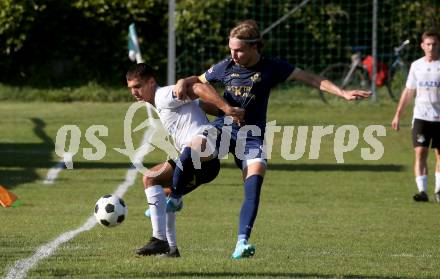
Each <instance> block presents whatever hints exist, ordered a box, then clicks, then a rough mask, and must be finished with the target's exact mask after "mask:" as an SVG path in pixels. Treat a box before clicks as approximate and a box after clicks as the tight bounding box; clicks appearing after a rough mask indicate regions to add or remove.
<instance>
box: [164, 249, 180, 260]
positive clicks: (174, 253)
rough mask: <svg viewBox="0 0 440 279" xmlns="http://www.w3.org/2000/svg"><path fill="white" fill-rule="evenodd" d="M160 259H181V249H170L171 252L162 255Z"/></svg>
mask: <svg viewBox="0 0 440 279" xmlns="http://www.w3.org/2000/svg"><path fill="white" fill-rule="evenodd" d="M160 257H164V258H180V253H179V249H178V248H177V247H175V248H170V251H169V252H168V253H166V254H162V255H160Z"/></svg>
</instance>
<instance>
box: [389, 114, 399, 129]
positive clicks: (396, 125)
mask: <svg viewBox="0 0 440 279" xmlns="http://www.w3.org/2000/svg"><path fill="white" fill-rule="evenodd" d="M391 127H392V128H393V129H394V130H396V131H399V129H400V119H399V117H398V116H394V118H393V121H392V122H391Z"/></svg>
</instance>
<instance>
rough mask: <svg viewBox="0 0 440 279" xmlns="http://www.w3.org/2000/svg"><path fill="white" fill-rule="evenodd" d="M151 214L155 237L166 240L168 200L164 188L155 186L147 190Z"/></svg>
mask: <svg viewBox="0 0 440 279" xmlns="http://www.w3.org/2000/svg"><path fill="white" fill-rule="evenodd" d="M145 195H146V196H147V201H148V205H149V207H150V213H151V227H152V228H153V237H155V238H158V239H160V240H166V200H165V193H164V191H163V188H162V186H160V185H154V186H151V187H148V188H147V189H145Z"/></svg>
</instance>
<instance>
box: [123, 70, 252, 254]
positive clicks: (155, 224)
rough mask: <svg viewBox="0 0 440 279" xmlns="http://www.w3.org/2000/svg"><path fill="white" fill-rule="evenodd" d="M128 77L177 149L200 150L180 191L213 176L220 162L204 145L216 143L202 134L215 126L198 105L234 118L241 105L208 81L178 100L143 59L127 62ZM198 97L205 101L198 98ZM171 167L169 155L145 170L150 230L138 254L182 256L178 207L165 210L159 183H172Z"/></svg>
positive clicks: (241, 112)
mask: <svg viewBox="0 0 440 279" xmlns="http://www.w3.org/2000/svg"><path fill="white" fill-rule="evenodd" d="M126 79H127V86H128V88H129V89H130V91H131V94H132V95H133V96H134V97H135V98H136V100H138V101H143V102H148V103H150V104H152V105H153V106H155V107H156V108H157V110H158V113H159V118H160V121H161V122H162V124H163V126H164V127H165V128H166V129H167V130H168V132H169V133H170V135H171V137H172V139H173V141H174V144H175V146H176V148H177V149H178V150H179V152H180V153H182V154H185V153H188V152H189V153H191V152H193V153H198V154H201V155H200V156H199V159H200V168H199V169H197V170H196V171H195V173H193V175H192V176H191V177H190V178H189V179H188V181H187V182H186V187H185V189H184V193H185V194H186V193H188V192H190V191H192V190H194V189H195V188H197V187H198V186H199V185H201V184H204V183H208V182H210V181H212V180H213V179H214V178H215V177H216V176H217V174H218V172H219V168H220V163H219V160H218V158H217V157H216V156H215V153H214V152H213V151H212V152H209V150H206V148H209V147H210V146H212V147H213V146H214V145H215V143H210V142H209V141H208V138H207V137H206V132H207V131H209V129H210V128H212V129H213V127H212V126H211V125H209V121H208V119H207V118H206V115H205V112H204V111H203V110H202V108H201V107H203V108H204V109H206V110H208V111H211V112H212V111H213V110H214V111H215V110H216V109H218V110H221V111H223V113H225V114H227V115H230V116H232V118H233V119H235V120H237V121H240V120H242V119H243V117H244V110H243V109H241V108H234V107H231V106H230V105H229V104H228V103H227V102H226V101H225V100H224V99H223V98H222V97H220V95H219V94H218V93H217V92H216V91H215V89H214V88H213V87H212V86H207V85H195V86H191V88H188V90H189V92H190V95H189V99H187V100H179V99H177V98H176V97H175V96H174V93H173V86H166V87H159V86H158V85H157V83H156V79H155V77H154V73H153V69H152V68H151V67H150V66H148V65H147V64H144V63H140V64H137V65H134V66H133V67H132V68H130V70H129V71H128V72H127V74H126ZM199 98H200V99H202V100H204V101H205V102H203V101H199ZM212 150H214V148H212ZM201 152H203V153H201ZM203 154H206V155H203ZM181 156H182V155H181ZM179 160H180V159H179ZM175 169H178V168H176V163H175V162H174V161H173V160H169V161H167V162H164V163H161V164H158V165H156V166H154V167H153V168H151V169H150V170H149V171H148V172H147V173H145V174H144V177H143V184H144V189H145V195H146V197H147V201H148V204H149V210H150V217H151V223H152V230H153V233H152V234H153V236H152V237H151V239H150V242H149V243H147V244H146V245H145V246H143V247H140V248H139V249H137V250H136V254H138V255H143V256H149V255H159V254H164V255H165V256H169V257H179V256H180V253H179V250H178V249H177V244H176V226H175V222H176V217H175V211H176V209H174V211H169V210H167V199H166V194H165V192H164V189H163V187H169V186H171V185H172V183H173V173H174V171H175ZM168 201H169V199H168ZM177 210H178V209H177Z"/></svg>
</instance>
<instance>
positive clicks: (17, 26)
mask: <svg viewBox="0 0 440 279" xmlns="http://www.w3.org/2000/svg"><path fill="white" fill-rule="evenodd" d="M45 8H46V5H44V4H37V3H35V1H13V0H1V1H0V42H2V44H1V45H0V53H1V54H7V55H9V54H11V53H14V52H17V51H18V50H20V49H21V47H22V46H23V43H24V42H25V40H26V39H27V35H28V32H29V30H30V29H31V28H32V25H33V24H34V22H35V19H36V18H37V17H38V14H39V13H41V12H42V11H43V10H44V9H45Z"/></svg>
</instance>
